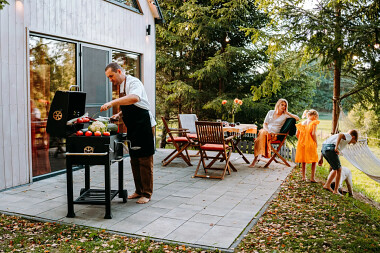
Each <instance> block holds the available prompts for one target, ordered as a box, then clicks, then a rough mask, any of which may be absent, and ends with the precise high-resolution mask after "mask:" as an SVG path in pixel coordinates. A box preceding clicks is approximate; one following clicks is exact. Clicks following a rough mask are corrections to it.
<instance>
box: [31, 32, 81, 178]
mask: <svg viewBox="0 0 380 253" xmlns="http://www.w3.org/2000/svg"><path fill="white" fill-rule="evenodd" d="M29 50H30V52H29V55H30V58H29V60H30V98H31V101H30V109H31V111H30V113H31V137H32V166H33V176H38V175H42V174H46V173H49V172H52V171H57V170H61V169H63V168H65V158H64V156H63V153H64V152H65V140H64V139H58V138H49V136H48V134H47V133H46V122H47V118H48V114H49V108H50V104H51V101H52V100H53V97H54V94H55V92H56V91H57V90H68V89H69V87H70V85H73V84H76V72H75V69H76V63H75V60H76V57H75V50H76V45H75V44H74V43H69V42H62V41H57V40H53V39H47V38H41V37H38V36H30V38H29Z"/></svg>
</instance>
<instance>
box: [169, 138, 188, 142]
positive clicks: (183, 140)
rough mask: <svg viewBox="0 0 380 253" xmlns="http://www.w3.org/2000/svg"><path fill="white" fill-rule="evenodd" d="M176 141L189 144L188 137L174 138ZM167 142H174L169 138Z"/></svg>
mask: <svg viewBox="0 0 380 253" xmlns="http://www.w3.org/2000/svg"><path fill="white" fill-rule="evenodd" d="M174 141H175V142H189V139H187V138H186V137H174ZM167 142H173V140H172V138H170V137H169V138H168V139H167Z"/></svg>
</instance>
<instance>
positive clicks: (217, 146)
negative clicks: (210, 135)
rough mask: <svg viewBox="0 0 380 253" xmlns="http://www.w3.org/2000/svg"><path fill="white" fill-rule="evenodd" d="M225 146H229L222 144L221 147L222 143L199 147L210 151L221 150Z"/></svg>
mask: <svg viewBox="0 0 380 253" xmlns="http://www.w3.org/2000/svg"><path fill="white" fill-rule="evenodd" d="M226 148H229V146H228V145H224V147H223V144H205V145H202V146H201V149H203V150H210V151H222V150H224V149H226Z"/></svg>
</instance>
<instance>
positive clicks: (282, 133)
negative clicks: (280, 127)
mask: <svg viewBox="0 0 380 253" xmlns="http://www.w3.org/2000/svg"><path fill="white" fill-rule="evenodd" d="M271 134H272V135H288V134H287V133H285V134H284V133H277V134H275V133H271Z"/></svg>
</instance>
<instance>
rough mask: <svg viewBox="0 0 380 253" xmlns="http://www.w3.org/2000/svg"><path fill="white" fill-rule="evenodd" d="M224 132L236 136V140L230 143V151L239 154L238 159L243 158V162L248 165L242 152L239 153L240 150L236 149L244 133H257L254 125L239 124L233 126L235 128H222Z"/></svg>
mask: <svg viewBox="0 0 380 253" xmlns="http://www.w3.org/2000/svg"><path fill="white" fill-rule="evenodd" d="M223 131H224V132H228V133H229V134H230V135H234V136H236V138H235V139H234V140H233V141H232V149H233V150H236V151H237V152H238V153H239V154H240V157H241V158H243V160H244V161H245V162H246V163H249V161H248V159H247V158H246V157H245V156H244V154H243V152H241V150H240V148H239V147H238V145H239V143H240V141H241V136H242V135H244V134H245V133H247V132H249V133H253V134H255V133H257V126H256V125H255V124H240V125H235V126H233V127H232V126H225V127H223Z"/></svg>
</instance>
